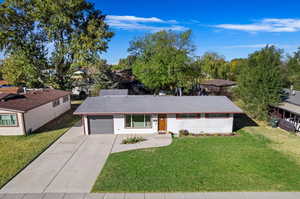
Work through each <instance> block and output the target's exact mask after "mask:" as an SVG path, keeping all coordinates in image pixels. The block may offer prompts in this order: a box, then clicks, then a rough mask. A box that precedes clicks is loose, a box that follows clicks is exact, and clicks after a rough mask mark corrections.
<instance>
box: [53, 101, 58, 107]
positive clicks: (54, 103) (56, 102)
mask: <svg viewBox="0 0 300 199" xmlns="http://www.w3.org/2000/svg"><path fill="white" fill-rule="evenodd" d="M58 105H59V99H57V100H55V101H53V102H52V106H53V107H56V106H58Z"/></svg>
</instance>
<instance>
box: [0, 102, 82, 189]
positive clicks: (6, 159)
mask: <svg viewBox="0 0 300 199" xmlns="http://www.w3.org/2000/svg"><path fill="white" fill-rule="evenodd" d="M73 110H74V108H73V109H72V110H70V111H69V112H67V113H65V114H64V115H62V116H60V117H59V118H57V119H55V120H53V121H51V122H50V123H49V124H47V125H45V126H44V127H42V128H40V129H39V130H38V131H37V132H36V133H34V134H31V135H28V136H0V188H1V187H2V186H4V185H5V184H6V183H7V182H8V181H9V180H10V179H11V178H12V177H14V176H15V175H16V174H17V173H18V172H20V171H21V170H22V169H23V168H24V167H25V166H26V165H28V164H29V163H30V162H31V161H32V160H34V159H35V158H36V157H37V156H38V155H39V154H41V153H42V152H43V151H44V150H45V149H47V148H48V147H49V146H50V145H51V144H52V143H53V142H54V141H56V140H57V139H58V138H59V137H60V136H61V135H63V134H64V133H65V132H66V131H67V130H68V129H69V128H70V127H72V126H73V125H74V124H75V123H76V122H77V121H79V117H76V116H73Z"/></svg>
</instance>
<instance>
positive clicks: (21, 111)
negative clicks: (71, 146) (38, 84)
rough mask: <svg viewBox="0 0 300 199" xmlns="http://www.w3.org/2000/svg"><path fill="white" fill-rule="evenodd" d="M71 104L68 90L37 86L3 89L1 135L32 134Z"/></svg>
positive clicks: (0, 108) (67, 108)
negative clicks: (39, 87) (6, 91)
mask: <svg viewBox="0 0 300 199" xmlns="http://www.w3.org/2000/svg"><path fill="white" fill-rule="evenodd" d="M70 108H71V102H70V92H67V91H62V90H55V89H34V90H28V91H26V92H24V93H0V135H26V134H30V133H31V132H34V131H35V130H37V129H38V128H40V127H41V126H43V125H45V124H47V123H48V122H50V121H52V120H53V119H55V118H57V117H58V116H60V115H62V114H63V113H65V112H66V111H68V110H69V109H70Z"/></svg>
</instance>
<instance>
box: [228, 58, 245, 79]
mask: <svg viewBox="0 0 300 199" xmlns="http://www.w3.org/2000/svg"><path fill="white" fill-rule="evenodd" d="M246 62H247V59H242V58H237V59H232V60H231V61H230V63H229V68H230V69H229V71H230V72H229V74H228V79H230V80H232V81H236V80H237V77H238V75H239V74H240V71H241V69H242V67H243V66H245V64H246Z"/></svg>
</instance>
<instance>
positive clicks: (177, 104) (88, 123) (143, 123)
mask: <svg viewBox="0 0 300 199" xmlns="http://www.w3.org/2000/svg"><path fill="white" fill-rule="evenodd" d="M236 113H242V110H241V109H240V108H238V107H237V106H236V105H234V104H233V103H232V102H231V101H230V100H229V99H228V98H227V97H225V96H152V95H123V94H122V95H104V96H97V97H89V98H87V99H86V100H85V101H84V102H83V103H82V104H81V105H80V106H79V107H78V109H77V110H76V111H75V112H74V114H76V115H81V116H82V118H83V124H84V133H85V134H106V133H110V134H132V133H134V134H138V133H162V132H172V133H175V134H176V133H179V131H180V130H181V129H186V130H188V131H190V132H191V133H231V132H232V128H233V122H234V121H233V120H234V117H233V115H234V114H236Z"/></svg>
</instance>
